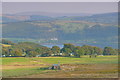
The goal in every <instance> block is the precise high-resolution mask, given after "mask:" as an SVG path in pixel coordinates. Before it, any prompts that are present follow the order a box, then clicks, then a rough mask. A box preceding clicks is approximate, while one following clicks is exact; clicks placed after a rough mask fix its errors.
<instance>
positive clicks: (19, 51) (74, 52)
mask: <svg viewBox="0 0 120 80" xmlns="http://www.w3.org/2000/svg"><path fill="white" fill-rule="evenodd" d="M2 44H7V45H11V46H9V47H5V46H3V47H2V56H6V57H22V56H23V57H36V56H40V57H49V56H62V57H81V56H82V55H90V56H92V55H95V56H96V55H117V54H118V49H113V48H112V47H105V48H104V49H102V48H100V47H96V46H90V45H83V46H75V45H73V44H71V43H65V44H64V46H63V48H60V47H59V46H53V47H52V48H48V47H46V46H42V45H39V44H37V43H33V42H19V43H13V42H11V41H8V40H4V39H3V40H2Z"/></svg>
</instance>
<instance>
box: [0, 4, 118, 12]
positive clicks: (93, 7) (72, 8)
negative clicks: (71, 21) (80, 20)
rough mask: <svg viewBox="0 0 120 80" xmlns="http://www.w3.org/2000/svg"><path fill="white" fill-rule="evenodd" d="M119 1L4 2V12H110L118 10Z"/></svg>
mask: <svg viewBox="0 0 120 80" xmlns="http://www.w3.org/2000/svg"><path fill="white" fill-rule="evenodd" d="M117 4H118V3H117V2H3V3H2V12H3V13H5V14H16V13H21V12H52V13H91V14H96V13H109V12H117V11H118V6H117Z"/></svg>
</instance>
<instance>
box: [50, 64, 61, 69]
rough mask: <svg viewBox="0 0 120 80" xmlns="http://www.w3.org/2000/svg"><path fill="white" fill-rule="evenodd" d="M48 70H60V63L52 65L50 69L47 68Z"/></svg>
mask: <svg viewBox="0 0 120 80" xmlns="http://www.w3.org/2000/svg"><path fill="white" fill-rule="evenodd" d="M49 69H52V70H54V69H57V70H60V69H61V68H60V63H58V64H53V65H52V67H49Z"/></svg>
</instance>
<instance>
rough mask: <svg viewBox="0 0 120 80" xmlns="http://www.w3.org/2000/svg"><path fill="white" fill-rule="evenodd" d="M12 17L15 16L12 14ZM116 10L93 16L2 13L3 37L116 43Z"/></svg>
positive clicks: (103, 43) (79, 42) (61, 41)
mask: <svg viewBox="0 0 120 80" xmlns="http://www.w3.org/2000/svg"><path fill="white" fill-rule="evenodd" d="M11 16H12V17H11ZM116 18H117V13H106V14H96V15H92V16H83V17H81V16H61V17H54V18H53V17H49V16H43V15H26V16H25V15H19V17H18V15H9V16H6V15H4V16H3V27H2V32H3V38H24V39H37V40H40V41H41V40H43V42H46V43H51V42H52V43H54V42H57V43H64V42H71V41H72V42H73V43H77V44H81V43H82V44H85V43H86V44H87V43H90V44H101V45H103V46H105V45H106V44H108V45H109V44H110V45H114V44H117V40H118V38H117V36H118V35H117V34H118V27H117V19H116Z"/></svg>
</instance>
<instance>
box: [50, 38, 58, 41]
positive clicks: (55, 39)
mask: <svg viewBox="0 0 120 80" xmlns="http://www.w3.org/2000/svg"><path fill="white" fill-rule="evenodd" d="M50 40H54V41H57V40H58V38H51V39H50Z"/></svg>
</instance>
